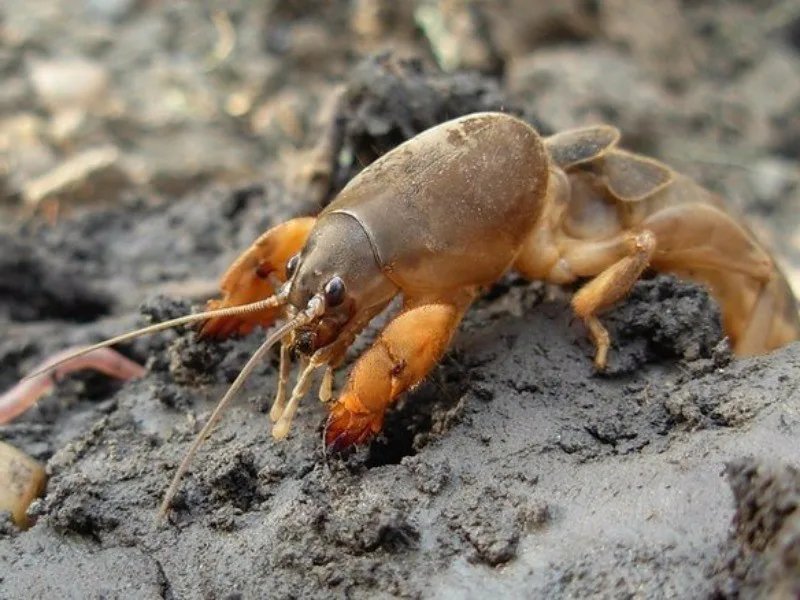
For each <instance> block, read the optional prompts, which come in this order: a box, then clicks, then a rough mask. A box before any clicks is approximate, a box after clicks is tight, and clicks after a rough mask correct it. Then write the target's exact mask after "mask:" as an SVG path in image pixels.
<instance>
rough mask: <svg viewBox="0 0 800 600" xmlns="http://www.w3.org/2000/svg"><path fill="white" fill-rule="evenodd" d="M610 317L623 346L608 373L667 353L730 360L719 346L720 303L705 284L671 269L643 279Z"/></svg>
mask: <svg viewBox="0 0 800 600" xmlns="http://www.w3.org/2000/svg"><path fill="white" fill-rule="evenodd" d="M606 321H607V322H608V323H609V330H610V331H611V332H612V334H611V337H612V339H613V340H614V344H615V346H616V349H617V351H616V352H612V359H611V360H610V361H609V367H608V369H607V370H606V374H607V375H621V374H626V373H633V372H634V371H636V370H637V369H638V368H640V367H641V366H642V365H643V364H645V363H646V362H653V361H659V360H663V359H675V358H679V359H682V360H684V361H697V360H698V359H711V358H712V357H714V356H717V362H719V361H724V360H725V358H724V357H721V356H719V353H717V351H716V348H717V345H718V344H719V342H720V340H722V339H723V337H724V331H723V329H722V323H721V321H720V317H719V308H718V307H717V305H716V303H715V302H714V300H713V299H711V298H710V297H709V295H708V292H707V291H706V290H705V289H704V288H703V287H701V286H699V285H693V284H690V283H687V282H684V281H679V280H677V279H675V278H674V277H670V276H666V275H659V276H657V277H655V278H653V279H649V280H645V281H641V282H639V283H638V284H637V285H636V287H634V289H633V291H632V293H631V294H630V296H628V298H626V300H625V302H623V303H620V305H619V306H618V307H617V308H616V309H615V310H614V311H613V312H612V313H611V314H610V315H609V317H608V318H607V319H606ZM715 353H717V354H715ZM723 353H724V351H723ZM727 354H728V356H730V353H729V352H728V353H727Z"/></svg>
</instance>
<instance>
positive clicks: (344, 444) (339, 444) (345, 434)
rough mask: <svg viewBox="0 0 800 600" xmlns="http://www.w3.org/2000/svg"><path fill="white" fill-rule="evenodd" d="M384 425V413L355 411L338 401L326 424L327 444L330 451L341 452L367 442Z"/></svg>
mask: <svg viewBox="0 0 800 600" xmlns="http://www.w3.org/2000/svg"><path fill="white" fill-rule="evenodd" d="M381 427H383V414H375V413H355V412H351V411H350V410H348V409H347V408H346V407H345V405H344V403H342V402H341V401H340V402H337V403H336V404H334V406H333V408H332V409H331V414H330V415H329V416H328V422H327V424H326V425H325V446H326V447H327V449H328V451H330V452H341V451H342V450H345V449H347V448H349V447H350V446H354V445H361V444H365V443H367V442H368V441H369V440H370V439H371V438H372V437H373V436H374V435H375V434H376V433H378V432H379V431H380V430H381Z"/></svg>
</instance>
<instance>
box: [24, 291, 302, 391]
mask: <svg viewBox="0 0 800 600" xmlns="http://www.w3.org/2000/svg"><path fill="white" fill-rule="evenodd" d="M285 303H286V294H284V293H282V292H279V293H278V294H276V295H274V296H270V297H269V298H266V299H264V300H259V301H258V302H252V303H250V304H242V305H240V306H231V307H228V308H217V309H215V310H207V311H205V312H200V313H195V314H192V315H186V316H183V317H178V318H177V319H170V320H169V321H164V322H163V323H156V324H155V325H150V326H148V327H143V328H141V329H137V330H135V331H129V332H128V333H123V334H122V335H118V336H116V337H113V338H110V339H108V340H104V341H102V342H98V343H97V344H93V345H91V346H86V347H85V348H80V349H79V350H76V351H75V352H71V353H69V354H67V355H66V356H64V357H63V358H60V359H59V360H58V361H56V362H53V363H51V364H48V365H46V366H44V367H41V368H39V369H37V370H35V371H33V372H32V373H29V374H27V375H26V376H25V377H23V381H24V380H25V379H31V378H33V377H36V376H37V375H41V374H42V373H46V372H47V371H51V370H53V369H55V368H56V367H58V366H60V365H62V364H64V363H65V362H68V361H70V360H74V359H76V358H78V357H79V356H83V355H84V354H88V353H89V352H93V351H95V350H98V349H100V348H105V347H107V346H113V345H114V344H119V343H121V342H127V341H128V340H131V339H133V338H137V337H139V336H142V335H147V334H148V333H156V332H157V331H163V330H164V329H171V328H172V327H178V326H179V325H185V324H186V323H194V322H195V321H203V320H206V319H210V318H211V317H232V316H235V315H242V314H246V313H251V312H258V311H260V310H264V309H267V308H274V307H276V306H280V305H282V304H285Z"/></svg>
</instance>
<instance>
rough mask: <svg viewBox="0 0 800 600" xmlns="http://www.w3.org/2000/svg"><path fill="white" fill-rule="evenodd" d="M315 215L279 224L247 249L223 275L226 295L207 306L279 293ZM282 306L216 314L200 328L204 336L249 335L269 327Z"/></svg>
mask: <svg viewBox="0 0 800 600" xmlns="http://www.w3.org/2000/svg"><path fill="white" fill-rule="evenodd" d="M315 222H316V219H315V218H314V217H299V218H297V219H292V220H290V221H286V222H285V223H281V224H280V225H276V226H275V227H273V228H272V229H269V230H268V231H267V232H266V233H264V234H263V235H262V236H261V237H259V238H258V239H257V240H256V241H255V242H253V245H251V246H250V247H249V248H248V249H247V250H245V251H244V252H243V253H242V254H241V255H239V257H238V258H237V259H236V260H235V261H234V263H233V264H232V265H231V266H230V267H229V268H228V270H227V271H226V272H225V275H223V276H222V282H221V284H220V287H221V288H222V298H221V299H219V300H211V301H209V303H208V306H207V310H212V309H215V308H228V307H230V306H240V305H242V304H248V303H250V302H256V301H258V300H261V299H264V298H268V297H269V296H271V295H273V294H274V293H275V283H276V282H284V281H286V262H287V261H288V260H289V259H290V258H291V257H292V256H294V255H295V254H297V253H298V252H299V251H300V250H301V249H302V248H303V246H304V245H305V243H306V240H307V239H308V234H309V233H310V232H311V229H312V228H313V227H314V223H315ZM279 312H280V308H270V309H267V310H262V311H259V312H253V313H247V314H243V315H238V316H235V317H216V318H211V319H209V320H208V321H206V322H205V323H204V324H203V326H202V328H201V329H200V335H201V336H202V337H208V338H217V339H222V338H226V337H229V336H232V335H246V334H248V333H250V332H251V331H252V330H253V328H254V327H256V326H258V325H260V326H262V327H268V326H269V325H271V324H272V323H273V321H274V320H275V318H276V317H277V316H278V314H279Z"/></svg>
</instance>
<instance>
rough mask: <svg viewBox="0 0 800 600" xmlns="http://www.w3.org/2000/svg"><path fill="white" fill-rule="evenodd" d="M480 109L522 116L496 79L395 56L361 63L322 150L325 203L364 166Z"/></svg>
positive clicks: (344, 93)
mask: <svg viewBox="0 0 800 600" xmlns="http://www.w3.org/2000/svg"><path fill="white" fill-rule="evenodd" d="M480 111H503V112H511V113H513V114H519V113H520V112H521V111H520V110H519V109H518V108H516V107H515V106H514V105H513V104H512V103H511V102H510V101H509V100H508V98H507V97H506V96H505V94H504V93H503V92H502V91H501V90H500V87H499V86H498V85H497V83H496V82H495V81H494V80H492V79H487V78H486V77H482V76H480V75H478V74H475V73H457V74H444V73H442V72H441V71H438V70H435V69H433V68H430V67H426V66H425V65H424V64H423V62H422V61H420V60H416V59H399V58H396V57H394V56H393V55H391V54H381V55H378V56H375V57H372V58H369V59H366V60H364V61H362V62H361V63H360V64H359V65H358V66H357V67H356V68H355V69H353V71H352V74H351V75H350V77H349V80H348V83H347V87H346V89H345V90H344V92H343V93H342V96H341V97H340V98H339V100H338V103H337V106H336V110H335V114H334V117H333V121H332V126H331V129H330V131H329V132H328V133H327V138H326V139H325V140H324V141H323V147H322V148H321V150H320V151H322V152H324V154H325V155H326V156H327V157H328V160H330V161H331V162H330V176H329V180H328V185H327V186H326V187H325V188H324V189H323V192H322V197H321V201H322V202H323V204H327V203H328V202H329V201H330V200H331V199H332V198H333V196H334V195H335V194H336V192H338V191H339V190H341V189H342V188H343V187H344V185H345V184H346V183H347V182H348V181H350V180H351V179H352V178H353V177H354V176H355V175H356V174H357V173H358V172H359V171H361V170H362V169H363V168H364V167H366V166H367V165H369V164H370V163H371V162H373V161H374V160H375V159H377V158H378V157H380V156H382V155H383V154H385V153H386V152H388V151H389V150H391V149H392V148H394V147H396V146H398V145H400V144H401V143H403V142H404V141H406V140H408V139H410V138H412V137H414V136H415V135H417V134H418V133H420V132H422V131H424V130H426V129H429V128H430V127H433V126H434V125H438V124H439V123H442V122H444V121H447V120H449V119H454V118H456V117H460V116H462V115H466V114H469V113H473V112H480Z"/></svg>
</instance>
